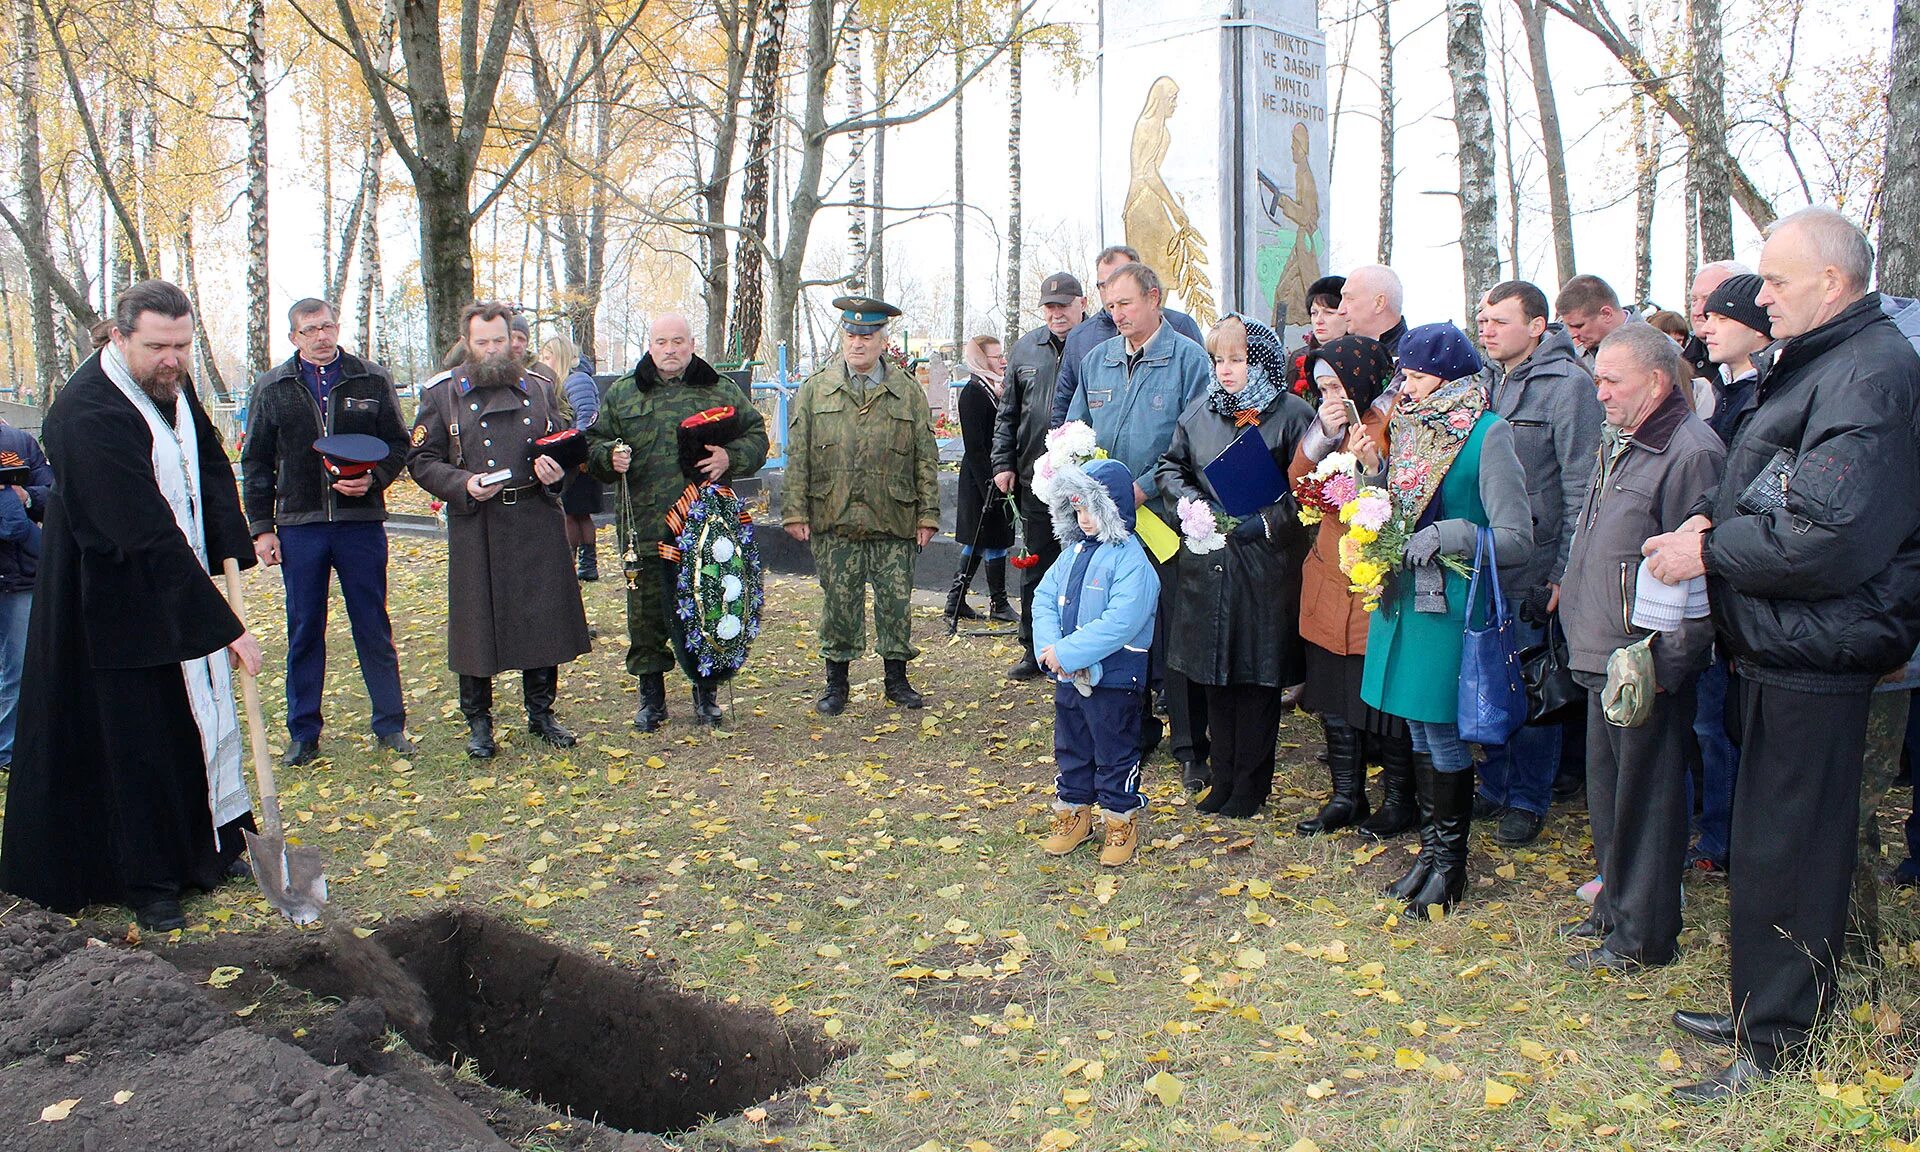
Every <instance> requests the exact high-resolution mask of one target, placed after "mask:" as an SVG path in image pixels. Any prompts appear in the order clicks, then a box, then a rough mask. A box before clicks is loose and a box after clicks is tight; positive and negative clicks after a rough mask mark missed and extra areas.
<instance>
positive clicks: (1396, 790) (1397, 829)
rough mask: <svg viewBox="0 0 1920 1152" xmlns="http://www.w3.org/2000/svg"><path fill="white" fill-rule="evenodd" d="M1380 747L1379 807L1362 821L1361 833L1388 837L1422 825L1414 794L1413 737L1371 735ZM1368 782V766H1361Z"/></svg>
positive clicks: (1380, 838) (1375, 745) (1379, 838)
mask: <svg viewBox="0 0 1920 1152" xmlns="http://www.w3.org/2000/svg"><path fill="white" fill-rule="evenodd" d="M1371 739H1372V741H1373V744H1374V747H1376V748H1378V749H1379V750H1380V780H1381V789H1382V791H1381V796H1380V807H1378V808H1376V809H1374V812H1373V815H1372V816H1370V817H1368V818H1367V819H1365V820H1362V821H1361V822H1360V834H1361V835H1362V836H1371V837H1373V838H1374V839H1376V840H1386V839H1389V838H1391V837H1394V836H1398V835H1400V834H1402V833H1404V832H1411V831H1412V830H1413V829H1415V828H1417V827H1419V826H1420V804H1419V802H1418V801H1417V800H1416V799H1415V798H1414V795H1413V741H1412V740H1411V739H1410V738H1408V737H1406V736H1400V737H1394V738H1388V737H1385V736H1374V737H1371ZM1360 779H1361V781H1362V787H1364V786H1365V784H1364V782H1365V780H1366V768H1365V766H1364V765H1363V766H1362V767H1361V770H1360Z"/></svg>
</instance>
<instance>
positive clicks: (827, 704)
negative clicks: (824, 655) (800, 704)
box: [813, 660, 848, 716]
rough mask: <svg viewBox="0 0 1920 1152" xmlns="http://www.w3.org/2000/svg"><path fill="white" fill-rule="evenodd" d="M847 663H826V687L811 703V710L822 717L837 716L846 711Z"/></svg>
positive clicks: (843, 661)
mask: <svg viewBox="0 0 1920 1152" xmlns="http://www.w3.org/2000/svg"><path fill="white" fill-rule="evenodd" d="M847 692H848V689H847V662H846V661H845V660H829V661H827V686H826V688H825V689H824V690H823V691H822V692H821V693H820V698H819V699H818V700H815V701H814V702H813V710H814V711H815V712H818V713H820V714H821V715H822V716H838V715H840V713H842V712H845V711H846V710H847Z"/></svg>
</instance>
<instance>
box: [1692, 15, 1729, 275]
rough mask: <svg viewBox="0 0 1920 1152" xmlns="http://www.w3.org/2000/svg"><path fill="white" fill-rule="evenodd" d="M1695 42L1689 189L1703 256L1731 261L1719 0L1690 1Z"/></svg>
mask: <svg viewBox="0 0 1920 1152" xmlns="http://www.w3.org/2000/svg"><path fill="white" fill-rule="evenodd" d="M1687 28H1688V32H1689V33H1690V40H1691V44H1692V52H1691V53H1690V56H1691V68H1690V69H1689V75H1690V78H1691V83H1690V85H1689V91H1688V93H1687V95H1688V96H1689V98H1690V99H1691V100H1692V102H1693V117H1694V123H1695V129H1694V132H1693V134H1692V136H1691V138H1690V147H1688V149H1687V187H1688V189H1689V190H1690V191H1691V193H1692V195H1693V197H1694V199H1695V200H1697V201H1698V206H1697V208H1696V211H1697V212H1698V214H1699V220H1700V231H1699V237H1700V255H1701V258H1702V259H1704V260H1707V261H1709V262H1711V261H1714V260H1731V259H1733V208H1732V206H1731V203H1730V201H1731V199H1732V190H1731V186H1730V184H1729V181H1728V177H1727V112H1726V101H1725V96H1724V91H1723V89H1724V84H1723V80H1722V73H1721V58H1720V0H1688V2H1687Z"/></svg>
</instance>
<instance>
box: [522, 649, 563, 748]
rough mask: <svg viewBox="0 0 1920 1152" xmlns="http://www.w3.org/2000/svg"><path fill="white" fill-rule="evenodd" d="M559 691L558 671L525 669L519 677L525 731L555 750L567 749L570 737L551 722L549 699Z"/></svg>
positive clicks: (553, 721) (553, 720) (561, 728)
mask: <svg viewBox="0 0 1920 1152" xmlns="http://www.w3.org/2000/svg"><path fill="white" fill-rule="evenodd" d="M559 691H560V669H558V668H529V669H527V670H526V671H524V672H522V673H520V692H521V695H522V696H523V697H524V698H525V700H526V702H527V731H528V732H530V733H532V734H533V735H535V736H538V737H539V738H540V739H542V740H545V741H546V742H547V743H549V744H551V745H553V746H554V747H555V748H571V747H573V746H574V744H575V742H576V741H575V740H574V736H573V733H571V732H569V731H567V730H566V729H565V728H564V727H562V726H561V724H560V721H558V720H555V719H554V718H553V698H554V697H555V696H556V695H558V694H559Z"/></svg>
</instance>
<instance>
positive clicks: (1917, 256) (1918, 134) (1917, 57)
mask: <svg viewBox="0 0 1920 1152" xmlns="http://www.w3.org/2000/svg"><path fill="white" fill-rule="evenodd" d="M1888 65H1889V68H1890V70H1891V73H1892V80H1891V82H1890V83H1889V84H1888V85H1887V156H1886V166H1887V170H1886V178H1885V183H1884V184H1883V185H1882V187H1881V192H1880V196H1881V200H1880V267H1879V281H1880V290H1881V291H1882V292H1891V293H1893V294H1895V295H1897V296H1920V233H1916V232H1915V230H1914V226H1913V222H1914V221H1915V220H1920V0H1898V3H1896V4H1895V5H1894V6H1893V51H1892V53H1891V54H1890V55H1889V58H1888Z"/></svg>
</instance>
